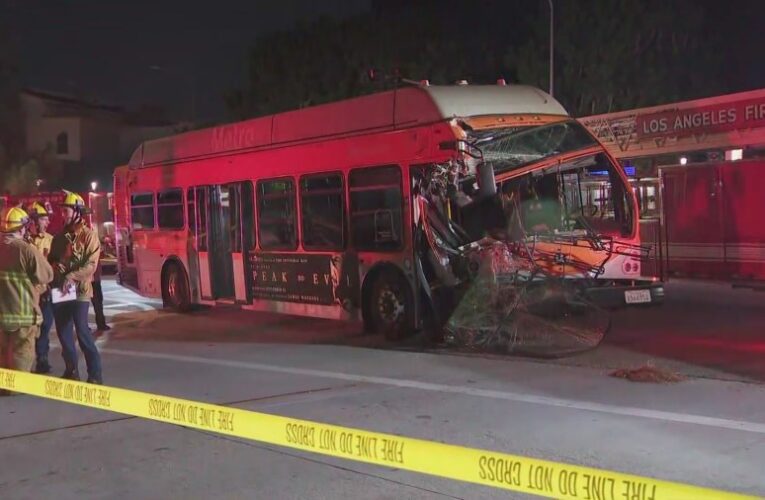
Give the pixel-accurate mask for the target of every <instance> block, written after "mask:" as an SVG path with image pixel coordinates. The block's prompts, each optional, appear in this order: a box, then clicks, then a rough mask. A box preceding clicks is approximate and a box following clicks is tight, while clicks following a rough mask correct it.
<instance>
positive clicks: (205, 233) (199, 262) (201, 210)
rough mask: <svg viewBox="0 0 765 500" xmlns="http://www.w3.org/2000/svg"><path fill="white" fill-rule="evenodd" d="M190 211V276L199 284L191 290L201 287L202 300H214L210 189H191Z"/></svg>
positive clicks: (193, 285)
mask: <svg viewBox="0 0 765 500" xmlns="http://www.w3.org/2000/svg"><path fill="white" fill-rule="evenodd" d="M187 202H188V211H189V229H190V231H191V232H192V235H193V237H192V238H190V240H191V245H190V248H189V268H190V269H189V271H190V272H189V276H190V278H191V279H192V280H193V279H194V278H195V277H198V279H199V281H198V283H192V284H191V288H192V289H194V288H196V287H197V286H198V287H199V296H200V298H201V299H202V300H213V299H214V296H213V291H212V284H211V283H210V250H209V246H208V242H209V226H208V219H209V218H210V217H209V214H210V187H209V186H203V187H196V188H192V189H189V191H188V194H187Z"/></svg>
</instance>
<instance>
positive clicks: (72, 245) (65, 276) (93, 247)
mask: <svg viewBox="0 0 765 500" xmlns="http://www.w3.org/2000/svg"><path fill="white" fill-rule="evenodd" d="M85 211H86V207H85V201H84V200H83V199H82V197H81V196H80V195H78V194H76V193H71V192H69V191H66V192H65V197H64V202H63V203H62V204H61V216H62V218H63V220H64V228H63V229H62V231H61V232H60V233H59V234H57V235H56V236H55V237H54V238H53V244H52V245H51V250H50V256H49V258H48V260H49V261H50V263H51V264H52V265H53V270H54V272H55V278H54V280H53V284H52V285H51V286H52V287H54V288H58V289H60V290H61V292H62V294H64V297H63V298H66V295H68V294H67V293H66V292H68V291H69V290H70V289H71V288H73V289H74V291H73V292H70V293H69V294H71V295H73V296H72V300H61V301H58V303H54V304H53V316H54V318H55V320H56V333H58V338H59V341H60V342H61V354H62V355H63V357H64V363H65V364H66V369H65V371H64V374H63V378H68V379H72V380H79V378H80V375H79V369H78V363H77V348H76V346H75V344H74V334H75V332H76V333H77V341H78V343H79V344H80V349H81V350H82V353H83V354H84V355H85V363H86V364H87V366H88V382H89V383H93V384H101V383H103V379H102V374H101V355H100V354H99V352H98V348H97V347H96V343H95V341H94V339H93V335H92V334H91V332H90V325H89V324H88V309H89V307H90V299H91V298H92V297H93V286H92V281H93V274H94V273H95V272H96V266H97V265H98V257H99V255H100V253H101V243H100V242H99V241H98V237H97V236H96V235H95V234H94V233H93V231H91V230H90V229H89V228H88V227H87V225H86V224H85V220H84V219H83V215H84V214H85Z"/></svg>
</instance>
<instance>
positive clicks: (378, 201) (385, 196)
mask: <svg viewBox="0 0 765 500" xmlns="http://www.w3.org/2000/svg"><path fill="white" fill-rule="evenodd" d="M349 184H350V191H351V238H352V241H353V246H354V247H355V248H356V249H358V250H371V251H380V250H398V249H400V248H401V244H402V238H401V228H402V220H401V219H402V210H401V203H402V196H401V170H400V169H399V167H398V166H397V165H390V166H385V167H374V168H363V169H356V170H353V171H351V175H350V178H349Z"/></svg>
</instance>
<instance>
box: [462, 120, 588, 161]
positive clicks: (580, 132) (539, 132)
mask: <svg viewBox="0 0 765 500" xmlns="http://www.w3.org/2000/svg"><path fill="white" fill-rule="evenodd" d="M473 138H474V142H473V144H474V145H475V146H477V147H478V148H480V149H481V151H482V152H483V160H484V161H485V162H487V163H490V164H491V165H492V166H493V168H494V171H495V172H496V173H502V172H507V171H510V170H515V169H517V168H520V167H523V166H525V165H528V164H530V163H533V162H535V161H539V160H542V159H545V158H548V157H551V156H555V155H559V154H562V153H568V152H571V151H577V150H580V149H584V148H587V147H590V146H596V145H597V142H596V141H595V139H594V138H593V137H592V135H590V133H589V132H587V130H586V129H585V128H584V127H583V126H582V125H581V124H579V122H577V121H575V120H570V121H565V122H558V123H552V124H549V125H540V126H537V127H516V128H503V129H489V130H482V131H480V132H475V133H473Z"/></svg>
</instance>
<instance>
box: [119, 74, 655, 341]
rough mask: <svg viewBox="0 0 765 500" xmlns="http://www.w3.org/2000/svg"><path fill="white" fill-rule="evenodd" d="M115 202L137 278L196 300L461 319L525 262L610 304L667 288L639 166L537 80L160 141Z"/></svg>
mask: <svg viewBox="0 0 765 500" xmlns="http://www.w3.org/2000/svg"><path fill="white" fill-rule="evenodd" d="M114 209H115V222H116V225H117V228H116V240H117V252H118V266H119V279H120V282H121V283H122V284H123V285H125V286H128V287H131V288H133V289H134V290H136V291H138V292H139V293H140V294H142V295H145V296H149V297H161V298H162V300H163V302H164V303H165V305H166V306H167V307H171V308H176V309H180V310H187V309H189V308H190V307H191V306H192V305H194V304H218V303H228V304H238V305H240V306H241V307H242V308H245V309H251V310H256V311H271V312H279V313H287V314H294V315H302V316H310V317H320V318H331V319H340V320H358V321H363V323H364V325H365V327H366V328H367V329H368V330H370V331H373V332H378V333H381V334H384V335H386V336H387V337H389V338H392V339H399V338H401V337H403V336H405V335H407V334H408V333H410V332H413V331H415V330H418V329H422V328H423V327H425V326H436V327H438V328H441V327H444V326H445V325H446V327H447V328H448V325H449V322H450V321H451V320H450V317H451V316H452V313H454V312H455V311H456V310H457V309H458V305H459V304H460V303H461V302H462V298H463V297H465V295H466V293H467V291H469V290H470V289H471V287H474V286H475V284H476V283H479V282H480V281H479V278H480V276H481V275H482V274H485V273H484V271H483V269H485V268H487V267H489V268H491V269H492V271H491V273H493V275H492V279H493V280H494V282H496V281H497V280H498V279H499V280H500V281H501V280H502V279H505V280H506V279H508V278H507V276H506V275H505V276H499V275H498V273H499V274H502V272H501V270H500V271H497V269H498V268H502V265H498V263H500V264H501V263H503V265H504V266H505V267H506V268H507V266H508V265H509V266H510V267H511V268H513V269H512V271H511V274H512V276H513V278H512V280H511V281H513V280H515V281H513V282H514V283H515V282H517V281H518V280H520V281H523V282H525V283H527V284H533V283H536V282H540V281H544V282H549V281H551V280H552V281H556V282H565V283H572V284H573V283H575V284H576V289H577V292H576V293H577V294H580V295H581V296H582V297H585V299H584V300H586V301H588V303H590V302H591V303H592V304H595V305H597V306H598V307H600V306H609V305H610V306H622V305H627V304H632V303H654V302H660V301H661V299H662V295H663V289H662V286H661V283H660V282H658V281H656V279H655V278H652V277H647V276H643V275H642V274H641V258H643V257H644V249H643V248H642V247H641V245H640V241H639V235H638V213H637V205H636V200H635V196H634V194H633V192H632V190H631V188H630V186H629V183H628V182H627V178H626V176H625V174H624V172H623V171H622V168H621V166H620V165H619V163H618V162H617V161H615V160H614V158H613V157H612V156H611V155H610V154H609V153H608V152H607V151H606V150H605V149H604V147H603V146H602V145H601V144H600V143H599V142H598V141H597V140H596V139H595V138H594V137H593V136H592V134H590V133H589V132H588V131H587V130H586V129H585V128H584V127H582V126H581V125H580V124H579V123H578V122H577V121H575V120H573V119H572V118H570V117H569V116H568V114H567V113H566V111H565V109H564V108H563V107H562V106H561V105H560V104H559V103H558V102H556V101H555V100H554V99H553V98H552V97H550V96H549V95H547V94H545V93H544V92H542V91H540V90H538V89H535V88H531V87H526V86H515V85H504V84H498V85H456V86H430V85H421V86H410V87H404V88H398V89H395V90H390V91H386V92H380V93H376V94H372V95H367V96H363V97H358V98H354V99H348V100H344V101H340V102H334V103H330V104H324V105H318V106H313V107H308V108H304V109H300V110H295V111H288V112H284V113H279V114H275V115H271V116H265V117H260V118H255V119H251V120H248V121H244V122H240V123H234V124H229V125H222V126H218V127H214V128H209V129H204V130H198V131H193V132H188V133H184V134H181V135H176V136H172V137H167V138H162V139H156V140H152V141H148V142H145V143H144V144H142V145H141V146H140V147H139V148H138V149H137V150H136V151H135V153H134V154H133V155H132V157H131V159H130V162H129V164H128V165H126V166H123V167H119V168H117V169H116V171H115V175H114ZM488 253H491V254H492V255H494V257H486V255H487V254H488ZM497 255H502V257H501V258H499V259H498V258H497V257H496V256H497ZM487 259H488V260H490V261H491V262H489V263H488V264H487ZM500 261H501V262H500ZM520 261H523V262H524V265H515V264H512V262H520ZM509 263H510V264H509ZM508 272H510V271H508ZM505 274H507V273H505ZM524 286H526V285H524Z"/></svg>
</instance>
